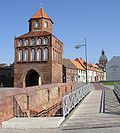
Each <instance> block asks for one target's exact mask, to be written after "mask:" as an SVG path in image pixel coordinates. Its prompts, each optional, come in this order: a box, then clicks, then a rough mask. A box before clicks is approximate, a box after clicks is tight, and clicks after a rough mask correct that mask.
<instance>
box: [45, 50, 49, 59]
mask: <svg viewBox="0 0 120 133" xmlns="http://www.w3.org/2000/svg"><path fill="white" fill-rule="evenodd" d="M48 54H49V51H48V48H44V60H48V58H49V56H48Z"/></svg>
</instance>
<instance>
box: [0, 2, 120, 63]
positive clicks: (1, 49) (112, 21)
mask: <svg viewBox="0 0 120 133" xmlns="http://www.w3.org/2000/svg"><path fill="white" fill-rule="evenodd" d="M41 2H42V7H43V8H44V10H45V11H46V12H47V14H48V15H49V16H50V17H51V19H52V20H53V21H54V25H53V34H54V35H55V36H56V37H58V38H59V39H60V40H61V41H62V42H63V43H64V57H66V58H70V59H74V58H76V57H83V58H84V57H85V55H84V47H82V48H81V49H79V50H76V49H74V46H75V45H76V44H79V43H80V42H81V41H82V40H83V38H84V37H86V38H87V50H88V61H89V62H92V63H96V62H98V59H99V56H100V54H101V50H102V49H104V50H105V54H106V56H107V57H108V59H111V58H112V56H115V55H116V56H117V55H120V0H1V1H0V20H1V21H0V63H8V64H9V63H13V61H14V35H16V36H19V35H22V34H24V33H26V32H28V20H29V19H30V18H31V17H32V16H33V14H34V13H35V12H36V11H37V10H38V9H39V8H40V3H41Z"/></svg>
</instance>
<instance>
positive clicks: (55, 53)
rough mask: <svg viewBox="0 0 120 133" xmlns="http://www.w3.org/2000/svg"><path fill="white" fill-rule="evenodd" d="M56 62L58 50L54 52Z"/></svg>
mask: <svg viewBox="0 0 120 133" xmlns="http://www.w3.org/2000/svg"><path fill="white" fill-rule="evenodd" d="M54 61H57V52H56V50H55V51H54Z"/></svg>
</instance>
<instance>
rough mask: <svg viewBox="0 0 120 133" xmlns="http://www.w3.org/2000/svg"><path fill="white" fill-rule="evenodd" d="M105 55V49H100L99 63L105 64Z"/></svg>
mask: <svg viewBox="0 0 120 133" xmlns="http://www.w3.org/2000/svg"><path fill="white" fill-rule="evenodd" d="M107 61H108V60H107V57H106V56H105V51H104V50H102V52H101V56H100V58H99V64H100V65H103V66H105V65H106V64H107Z"/></svg>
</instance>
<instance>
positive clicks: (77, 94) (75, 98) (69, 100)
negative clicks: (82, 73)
mask: <svg viewBox="0 0 120 133" xmlns="http://www.w3.org/2000/svg"><path fill="white" fill-rule="evenodd" d="M92 88H93V85H92V84H87V85H84V86H82V87H81V86H80V87H78V88H77V89H76V90H74V91H73V92H71V93H70V94H68V95H65V96H64V97H63V102H62V107H63V116H64V117H65V116H66V115H67V114H69V112H70V111H71V110H72V109H73V108H74V107H75V106H76V105H77V104H78V103H79V102H80V101H81V100H82V99H83V98H84V97H85V96H86V95H87V94H88V93H89V92H90V91H91V89H92Z"/></svg>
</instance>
